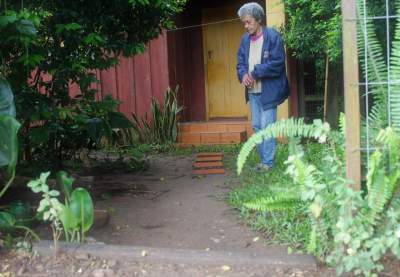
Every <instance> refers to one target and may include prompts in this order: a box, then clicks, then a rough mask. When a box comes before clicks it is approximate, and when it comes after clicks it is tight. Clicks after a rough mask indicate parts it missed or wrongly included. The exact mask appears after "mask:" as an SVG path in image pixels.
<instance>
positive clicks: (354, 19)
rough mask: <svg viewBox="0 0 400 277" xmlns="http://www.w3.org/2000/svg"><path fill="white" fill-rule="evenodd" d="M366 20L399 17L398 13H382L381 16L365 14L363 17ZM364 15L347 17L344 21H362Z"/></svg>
mask: <svg viewBox="0 0 400 277" xmlns="http://www.w3.org/2000/svg"><path fill="white" fill-rule="evenodd" d="M365 18H366V19H367V20H379V19H385V20H386V19H395V18H400V15H382V16H367V17H365ZM365 18H364V17H363V18H359V17H356V18H347V19H345V21H361V20H363V21H364V19H365Z"/></svg>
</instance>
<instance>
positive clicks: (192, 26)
mask: <svg viewBox="0 0 400 277" xmlns="http://www.w3.org/2000/svg"><path fill="white" fill-rule="evenodd" d="M270 14H281V12H267V13H266V16H267V17H268V15H270ZM239 20H240V18H239V17H235V18H231V19H225V20H220V21H214V22H209V23H202V24H197V25H189V26H184V27H177V28H174V29H170V30H166V31H167V32H176V31H180V30H187V29H193V28H200V27H204V26H208V25H216V24H221V23H227V22H233V21H239Z"/></svg>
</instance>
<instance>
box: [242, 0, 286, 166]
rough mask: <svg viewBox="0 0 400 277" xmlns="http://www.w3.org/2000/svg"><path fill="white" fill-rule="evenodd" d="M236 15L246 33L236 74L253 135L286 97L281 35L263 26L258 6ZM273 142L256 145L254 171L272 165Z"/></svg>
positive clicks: (268, 121) (247, 6)
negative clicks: (243, 90)
mask: <svg viewBox="0 0 400 277" xmlns="http://www.w3.org/2000/svg"><path fill="white" fill-rule="evenodd" d="M238 15H239V17H240V19H241V20H242V22H243V24H244V28H245V29H246V31H247V33H246V34H245V35H244V36H243V37H242V40H241V43H240V47H239V51H238V54H237V66H236V70H237V74H238V78H239V81H240V82H241V84H242V85H243V86H244V88H245V93H246V102H250V106H251V114H252V127H253V130H254V132H258V131H260V130H262V129H264V128H266V127H267V126H268V125H269V124H271V123H273V122H275V121H276V110H277V106H278V105H279V104H281V103H282V102H283V101H285V99H286V98H287V97H288V95H289V85H288V81H287V78H286V70H285V50H284V47H283V42H282V38H281V36H280V34H279V33H278V32H277V31H275V30H274V29H272V28H267V27H265V26H263V24H262V22H263V21H264V19H265V13H264V9H263V8H262V7H261V6H260V5H259V4H257V3H248V4H245V5H243V6H242V7H241V8H240V9H239V11H238ZM275 148H276V141H275V139H268V140H264V141H263V142H262V143H261V144H260V145H258V153H259V155H260V159H261V163H260V164H259V165H258V166H257V169H259V170H261V169H264V170H268V169H270V168H272V167H273V165H274V156H275Z"/></svg>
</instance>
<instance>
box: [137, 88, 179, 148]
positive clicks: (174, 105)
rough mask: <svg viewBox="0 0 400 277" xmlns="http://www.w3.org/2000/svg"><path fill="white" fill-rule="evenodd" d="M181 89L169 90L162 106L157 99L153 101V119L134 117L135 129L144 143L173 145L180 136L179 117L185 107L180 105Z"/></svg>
mask: <svg viewBox="0 0 400 277" xmlns="http://www.w3.org/2000/svg"><path fill="white" fill-rule="evenodd" d="M178 90H179V87H178V86H177V87H176V88H175V90H172V89H170V88H168V89H167V91H166V94H165V97H164V103H163V104H162V105H161V104H160V103H159V102H158V101H157V99H155V98H152V100H151V118H150V119H148V118H147V113H146V115H145V117H144V118H141V119H140V118H139V117H138V116H136V115H134V114H133V115H132V117H133V123H134V129H135V130H136V132H137V133H138V134H139V137H140V139H141V140H142V141H147V142H150V143H158V144H165V143H173V142H175V141H176V139H177V135H178V130H177V129H178V115H179V113H180V112H181V111H182V109H183V107H182V106H180V105H179V104H178V98H177V94H178Z"/></svg>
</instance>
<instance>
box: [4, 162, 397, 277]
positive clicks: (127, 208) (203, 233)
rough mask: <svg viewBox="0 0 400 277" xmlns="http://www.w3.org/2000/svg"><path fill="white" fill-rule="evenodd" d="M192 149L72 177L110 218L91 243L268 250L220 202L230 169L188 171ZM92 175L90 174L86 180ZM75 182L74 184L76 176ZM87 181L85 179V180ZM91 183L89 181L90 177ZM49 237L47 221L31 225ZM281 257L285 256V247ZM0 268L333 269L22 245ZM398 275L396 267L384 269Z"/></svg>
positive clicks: (241, 272) (239, 272)
mask: <svg viewBox="0 0 400 277" xmlns="http://www.w3.org/2000/svg"><path fill="white" fill-rule="evenodd" d="M193 161H194V156H192V157H177V156H165V155H164V156H154V157H152V158H151V159H150V169H149V170H148V171H145V172H142V173H136V174H122V173H121V174H100V175H96V176H94V177H93V178H92V177H86V178H81V179H78V184H77V185H85V186H87V187H89V188H90V189H91V192H92V194H93V195H94V196H95V207H96V208H98V209H104V210H107V211H108V212H109V214H110V218H109V221H108V223H107V224H106V225H105V226H102V227H101V228H95V229H93V230H92V231H91V232H90V233H89V237H90V238H89V240H90V241H92V243H93V242H94V243H105V244H117V245H134V246H146V247H162V248H172V249H202V250H204V251H212V250H217V251H218V250H221V251H237V252H250V253H259V254H260V255H268V253H273V252H274V251H275V250H276V251H280V252H282V251H285V250H282V247H278V246H267V245H266V242H265V239H263V234H261V233H258V232H256V231H253V230H251V229H250V228H249V227H248V226H246V225H245V224H243V222H241V220H240V218H239V215H238V213H237V211H235V210H233V209H232V208H231V207H229V206H228V204H227V203H226V196H227V193H228V192H229V190H230V189H231V187H230V182H229V180H230V179H229V178H230V177H229V176H228V175H214V176H205V177H202V176H193V175H192V173H191V170H192V163H193ZM88 180H90V181H88ZM79 183H80V184H79ZM90 183H91V184H90ZM88 184H89V185H88ZM37 231H38V232H39V233H40V235H41V237H42V238H48V239H50V238H51V236H50V232H49V230H48V229H47V228H43V227H40V228H38V229H37ZM287 259H291V257H290V255H288V257H287ZM0 261H1V263H0V277H3V276H94V277H101V276H104V277H106V276H278V277H279V276H335V274H334V271H333V270H331V269H329V268H326V267H323V266H322V267H319V268H318V270H313V269H310V270H308V269H304V268H303V269H299V268H285V267H281V266H280V267H271V266H265V267H263V266H261V267H260V266H254V267H252V266H235V265H223V264H221V265H218V266H205V265H200V264H199V265H196V264H190V265H188V264H184V263H155V262H146V261H143V262H127V261H123V260H118V259H115V260H110V259H107V260H104V259H100V258H96V257H91V256H89V255H86V256H85V255H83V256H82V255H81V256H78V257H77V256H74V257H73V256H71V255H69V254H61V255H60V256H59V257H58V258H53V257H40V256H37V255H36V256H33V257H32V256H30V255H27V254H26V253H21V252H15V251H13V252H4V253H2V254H1V255H0ZM385 276H400V275H385Z"/></svg>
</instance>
